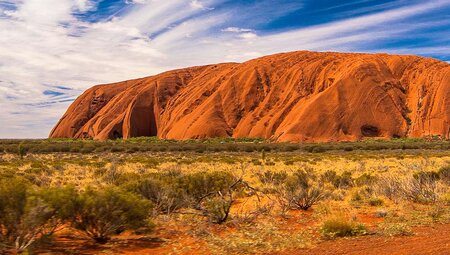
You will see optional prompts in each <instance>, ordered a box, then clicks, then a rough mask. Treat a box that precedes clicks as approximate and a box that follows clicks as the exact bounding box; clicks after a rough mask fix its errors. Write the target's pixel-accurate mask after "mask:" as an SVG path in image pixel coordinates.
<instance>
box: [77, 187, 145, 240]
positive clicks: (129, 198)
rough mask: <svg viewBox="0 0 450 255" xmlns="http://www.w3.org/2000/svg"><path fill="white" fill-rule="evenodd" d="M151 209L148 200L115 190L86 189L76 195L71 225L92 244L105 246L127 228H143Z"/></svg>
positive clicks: (111, 188) (108, 188)
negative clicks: (96, 243)
mask: <svg viewBox="0 0 450 255" xmlns="http://www.w3.org/2000/svg"><path fill="white" fill-rule="evenodd" d="M151 207H152V204H151V202H150V201H148V200H143V199H141V198H140V197H138V196H137V195H135V194H132V193H129V192H125V191H122V190H121V189H119V188H116V187H107V188H104V189H101V190H95V189H92V188H88V189H87V190H86V191H84V192H83V193H81V194H80V196H79V199H78V207H77V210H76V212H75V214H74V216H73V218H72V222H71V223H72V226H73V227H74V228H75V229H78V230H80V231H82V232H83V233H84V234H86V235H87V236H88V237H90V238H92V239H93V240H95V241H96V242H98V243H106V242H108V241H109V240H110V238H111V236H113V235H118V234H120V233H122V232H123V231H125V230H127V229H128V230H135V229H138V228H140V227H144V226H146V225H147V224H148V221H147V220H148V216H149V212H150V210H151Z"/></svg>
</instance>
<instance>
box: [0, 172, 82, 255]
mask: <svg viewBox="0 0 450 255" xmlns="http://www.w3.org/2000/svg"><path fill="white" fill-rule="evenodd" d="M32 188H33V187H32V186H31V184H30V183H28V182H27V181H25V180H24V179H20V178H11V179H3V180H0V229H1V230H2V231H0V240H1V241H2V242H3V243H5V245H6V246H7V247H9V248H12V249H14V250H15V251H16V252H18V253H20V252H23V251H25V250H26V249H28V247H29V246H30V245H32V244H33V243H34V242H35V241H37V240H40V239H42V238H44V237H48V236H50V235H52V234H53V233H54V232H55V231H56V230H58V228H59V227H61V226H63V224H64V221H65V220H66V219H67V218H69V217H70V216H71V215H72V213H73V210H74V208H75V205H74V204H73V201H74V200H73V199H74V198H75V197H76V196H75V195H74V194H75V192H74V190H73V189H72V188H51V189H42V188H41V189H36V188H34V189H32Z"/></svg>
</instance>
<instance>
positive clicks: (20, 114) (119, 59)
mask: <svg viewBox="0 0 450 255" xmlns="http://www.w3.org/2000/svg"><path fill="white" fill-rule="evenodd" d="M105 2H107V1H103V2H102V1H97V0H7V1H2V0H0V107H1V108H2V109H3V111H1V112H0V121H1V123H2V124H3V123H6V124H3V125H0V137H45V136H46V135H47V134H48V132H49V131H50V129H51V127H52V126H53V125H54V124H55V123H56V121H57V120H58V118H59V117H60V116H61V115H62V114H63V112H64V111H65V109H66V108H67V106H68V105H69V104H70V102H71V101H72V100H73V99H74V98H75V97H76V96H78V95H79V94H80V93H82V91H84V90H85V89H87V88H88V87H90V86H92V85H95V84H99V83H107V82H114V81H120V80H125V79H131V78H136V77H142V76H148V75H151V74H156V73H159V72H161V71H165V70H169V69H172V68H178V67H184V66H190V65H200V64H208V63H214V62H223V61H245V60H248V59H250V58H254V57H257V56H261V55H265V54H271V53H276V52H281V51H291V50H303V49H308V50H322V51H324V50H327V51H328V50H335V51H361V50H364V51H371V52H378V51H385V52H391V53H414V54H423V55H429V56H440V57H442V58H443V59H446V58H447V59H446V60H448V59H449V58H450V51H449V48H448V47H447V45H448V44H449V39H448V38H450V34H449V23H448V22H446V20H445V19H442V17H444V16H445V14H442V13H440V11H442V9H450V2H449V1H447V0H435V1H420V2H419V1H409V2H410V3H411V2H413V4H405V1H400V3H401V4H398V5H395V6H394V5H392V6H387V5H384V6H378V7H376V6H375V7H372V9H371V10H372V12H370V13H369V14H365V15H357V16H348V17H346V18H341V19H340V20H337V21H331V22H325V23H322V24H319V25H314V26H306V27H298V28H294V29H293V28H289V29H288V30H286V29H281V30H275V31H274V30H271V29H268V30H265V29H262V27H265V26H268V24H270V23H271V22H274V21H276V20H278V19H279V18H281V17H284V16H285V15H288V14H289V13H292V12H294V11H301V10H302V9H304V8H308V6H309V2H308V1H306V0H305V1H290V2H289V1H281V0H275V1H269V0H261V1H226V0H193V1H188V0H171V1H165V0H127V1H122V2H120V1H115V2H114V3H110V4H106V3H105ZM274 2H275V3H276V4H275V5H274ZM367 2H371V1H364V0H360V1H354V4H353V5H352V6H357V5H358V4H364V3H367ZM355 4H356V5H355ZM49 6H51V8H49ZM344 7H345V5H344V6H334V7H330V8H333V9H334V10H337V9H340V8H344ZM362 8H365V10H364V9H362ZM369 8H370V7H367V6H366V7H361V10H360V12H359V13H366V12H368V11H370V10H369ZM377 8H378V9H377ZM373 11H375V12H373ZM436 12H439V13H440V14H439V15H430V14H434V13H436ZM91 17H95V18H91ZM418 18H420V19H418ZM416 19H417V20H416ZM393 24H395V25H393ZM436 28H439V29H437V30H436ZM412 35H414V36H413V37H414V38H411V36H412ZM417 38H424V39H423V42H426V43H422V44H420V45H416V44H415V43H410V44H407V45H403V44H401V45H390V44H391V43H392V42H393V40H395V41H396V42H404V41H407V42H413V41H415V40H417Z"/></svg>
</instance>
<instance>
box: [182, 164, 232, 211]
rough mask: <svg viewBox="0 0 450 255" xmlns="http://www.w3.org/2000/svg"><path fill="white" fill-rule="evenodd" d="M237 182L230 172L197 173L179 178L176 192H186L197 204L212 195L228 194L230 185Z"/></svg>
mask: <svg viewBox="0 0 450 255" xmlns="http://www.w3.org/2000/svg"><path fill="white" fill-rule="evenodd" d="M234 182H235V178H234V176H233V175H232V174H231V173H229V172H224V171H213V172H197V173H193V174H188V175H183V176H181V177H178V180H177V183H176V184H175V185H176V189H175V190H176V191H177V192H180V191H184V192H185V193H186V195H187V196H189V197H191V198H192V199H193V201H194V203H195V204H196V203H197V202H198V201H199V200H201V199H202V198H203V197H204V196H206V195H208V194H210V193H216V192H222V193H226V192H227V190H228V188H229V187H230V185H232V184H233V183H234Z"/></svg>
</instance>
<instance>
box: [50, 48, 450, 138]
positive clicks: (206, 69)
mask: <svg viewBox="0 0 450 255" xmlns="http://www.w3.org/2000/svg"><path fill="white" fill-rule="evenodd" d="M434 135H439V136H441V137H445V138H449V136H450V65H449V64H448V63H446V62H442V61H438V60H435V59H430V58H422V57H417V56H398V55H386V54H374V55H372V54H353V53H349V54H347V53H345V54H344V53H317V52H305V51H301V52H292V53H283V54H277V55H272V56H267V57H263V58H259V59H255V60H251V61H248V62H245V63H225V64H217V65H208V66H201V67H192V68H186V69H180V70H174V71H170V72H165V73H162V74H159V75H155V76H150V77H147V78H142V79H136V80H130V81H125V82H119V83H114V84H107V85H98V86H95V87H92V88H91V89H89V90H87V91H86V92H84V93H83V94H82V95H81V96H80V97H79V98H78V99H77V100H76V101H75V102H74V103H73V104H72V105H71V106H70V107H69V109H68V110H67V112H66V113H65V114H64V116H63V117H62V118H61V120H60V121H59V122H58V124H57V125H56V126H55V128H54V129H53V130H52V132H51V133H50V137H53V138H56V137H73V138H94V139H101V140H103V139H113V138H122V137H123V138H129V137H138V136H158V137H160V138H168V139H191V138H206V137H263V138H270V139H273V140H274V141H293V142H299V141H343V140H358V139H361V138H364V137H386V138H390V137H426V136H434Z"/></svg>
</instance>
